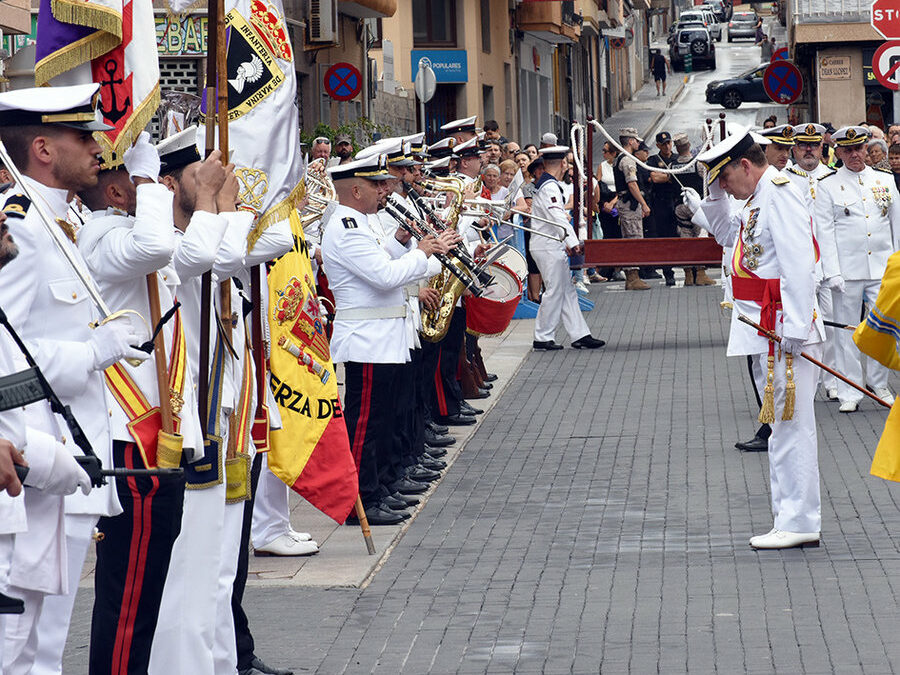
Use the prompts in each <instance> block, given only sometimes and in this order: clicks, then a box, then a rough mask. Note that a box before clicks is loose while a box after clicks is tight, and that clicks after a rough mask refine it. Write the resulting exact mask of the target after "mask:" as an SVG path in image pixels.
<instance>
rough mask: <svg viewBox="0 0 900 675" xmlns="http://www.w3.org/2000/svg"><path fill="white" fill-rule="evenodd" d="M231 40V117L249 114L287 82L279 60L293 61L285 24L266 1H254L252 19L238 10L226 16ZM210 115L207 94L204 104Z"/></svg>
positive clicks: (230, 119)
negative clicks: (207, 107)
mask: <svg viewBox="0 0 900 675" xmlns="http://www.w3.org/2000/svg"><path fill="white" fill-rule="evenodd" d="M225 26H226V35H227V40H228V58H227V70H228V119H229V121H233V120H236V119H238V118H239V117H241V116H242V115H246V114H247V113H248V112H250V111H251V110H252V109H253V108H255V107H256V106H257V105H258V104H259V103H260V102H261V101H263V100H264V99H265V98H266V97H267V96H269V94H271V93H272V92H273V91H275V90H276V89H277V88H278V87H279V86H281V85H282V84H283V83H284V82H285V74H284V71H283V70H282V69H281V66H279V64H278V61H277V59H283V60H288V61H289V60H290V59H291V57H292V53H291V47H290V43H289V42H288V40H287V33H286V31H285V30H284V24H283V22H282V20H281V17H279V16H278V15H277V14H276V13H275V11H274V10H273V9H272V8H271V7H269V6H267V5H266V4H265V3H264V2H262V0H254V2H253V4H252V6H251V10H250V19H249V21H248V20H247V19H246V18H245V17H244V16H242V15H241V14H240V13H239V12H238V11H237V9H232V10H231V11H230V12H228V14H227V15H226V16H225ZM200 112H201V118H205V114H206V97H205V96H203V97H202V99H201V104H200Z"/></svg>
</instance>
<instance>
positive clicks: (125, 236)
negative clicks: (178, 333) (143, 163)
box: [78, 183, 203, 457]
mask: <svg viewBox="0 0 900 675" xmlns="http://www.w3.org/2000/svg"><path fill="white" fill-rule="evenodd" d="M173 196H174V195H173V193H172V192H171V191H170V190H169V189H168V188H167V187H165V186H164V185H160V184H155V183H154V184H144V185H139V186H138V188H137V208H136V213H135V216H134V217H132V216H128V215H125V214H123V213H121V212H120V211H116V210H115V209H112V208H109V209H107V210H106V211H98V212H96V213H95V214H94V216H93V218H91V219H90V220H88V221H87V222H86V223H85V225H84V227H82V229H81V230H80V232H79V235H78V248H79V249H80V250H81V252H82V255H84V258H85V261H86V262H87V264H88V267H89V268H90V270H91V274H92V275H93V277H94V279H96V280H97V283H98V284H99V285H100V290H101V292H102V293H103V297H104V299H105V300H106V301H107V303H109V306H110V309H112V310H113V311H117V310H120V309H133V310H135V311H136V312H138V313H139V314H140V315H141V316H143V317H144V318H145V319H146V320H147V322H148V324H151V323H152V320H151V316H150V301H149V298H148V295H147V275H148V274H155V275H156V282H157V288H158V289H159V302H160V312H161V313H162V314H165V313H166V312H167V311H168V310H169V309H170V308H171V307H172V306H173V305H174V302H175V299H174V295H173V290H174V288H175V287H176V286H177V285H178V275H177V274H176V272H175V270H174V268H173V267H172V266H171V265H170V263H171V259H172V254H173V253H174V251H175V228H174V225H173V224H172V198H173ZM181 314H182V320H184V311H182V312H181ZM172 327H173V323H172V321H171V320H170V321H169V322H168V323H166V325H165V326H164V328H163V335H164V337H165V343H166V352H167V353H166V354H165V356H164V357H162V358H164V359H165V364H166V369H167V370H168V366H169V359H170V357H171V350H172V344H173V330H172ZM153 328H154V326H152V325H150V329H151V330H152V329H153ZM157 357H158V355H154V358H157ZM125 368H126V369H127V370H128V373H129V374H130V375H131V377H132V378H133V379H134V381H135V384H137V385H138V387H139V388H140V390H141V392H142V393H143V394H144V396H146V397H147V400H148V402H149V403H150V405H151V406H157V405H159V391H158V387H157V383H156V367H155V364H154V361H153V359H148V360H147V361H144V362H143V363H141V364H140V365H139V366H137V367H134V366H131V365H129V364H127V363H126V364H125ZM193 391H194V379H193V375H192V373H191V369H190V368H185V377H184V395H185V401H193ZM111 409H112V413H113V414H112V418H111V420H112V434H113V439H114V440H117V441H126V442H130V441H132V440H133V438H132V436H131V434H130V433H129V432H128V428H127V424H128V422H129V419H128V416H127V415H126V414H125V411H124V410H123V409H122V406H120V405H119V404H118V403H115V402H114V405H111ZM179 417H180V419H181V429H180V433H181V435H182V437H183V438H184V448H185V450H186V451H187V453H188V456H189V457H192V456H193V454H194V452H193V451H194V450H195V449H197V448H202V447H203V433H202V430H201V427H200V417H199V415H198V413H197V406H196V405H190V404H188V405H185V406H184V407H183V408H182V410H181V413H180V415H179Z"/></svg>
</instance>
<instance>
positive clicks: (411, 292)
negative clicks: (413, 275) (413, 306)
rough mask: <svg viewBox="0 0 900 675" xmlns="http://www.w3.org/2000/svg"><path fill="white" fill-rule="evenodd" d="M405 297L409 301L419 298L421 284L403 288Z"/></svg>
mask: <svg viewBox="0 0 900 675" xmlns="http://www.w3.org/2000/svg"><path fill="white" fill-rule="evenodd" d="M403 295H404V297H406V299H407V300H409V299H410V298H418V297H419V284H409V285H408V286H404V287H403Z"/></svg>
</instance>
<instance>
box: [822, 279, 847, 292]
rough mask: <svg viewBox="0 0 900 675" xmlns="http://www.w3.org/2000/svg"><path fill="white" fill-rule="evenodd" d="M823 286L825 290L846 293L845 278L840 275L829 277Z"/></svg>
mask: <svg viewBox="0 0 900 675" xmlns="http://www.w3.org/2000/svg"><path fill="white" fill-rule="evenodd" d="M822 285H823V286H825V288H828V289H831V290H832V291H837V292H838V293H843V292H844V286H845V284H844V277H842V276H841V275H840V274H835V275H834V276H833V277H828V278H827V279H826V280H825V281H823V282H822Z"/></svg>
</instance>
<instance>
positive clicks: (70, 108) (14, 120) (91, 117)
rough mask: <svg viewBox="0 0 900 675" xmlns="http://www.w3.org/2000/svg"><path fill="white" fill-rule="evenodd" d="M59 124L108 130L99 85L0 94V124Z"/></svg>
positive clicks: (87, 129) (20, 125)
mask: <svg viewBox="0 0 900 675" xmlns="http://www.w3.org/2000/svg"><path fill="white" fill-rule="evenodd" d="M43 124H59V125H61V126H65V127H71V128H72V129H79V130H81V131H112V130H113V129H114V128H115V127H113V126H112V125H110V124H107V123H106V122H104V121H103V113H102V112H101V111H100V85H99V84H98V83H96V82H91V83H90V84H76V85H72V86H68V87H31V88H29V89H15V90H13V91H7V92H4V93H2V94H0V127H23V126H39V125H43Z"/></svg>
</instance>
